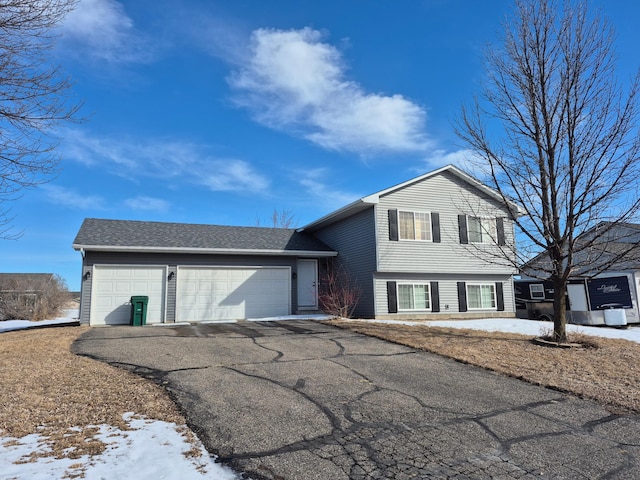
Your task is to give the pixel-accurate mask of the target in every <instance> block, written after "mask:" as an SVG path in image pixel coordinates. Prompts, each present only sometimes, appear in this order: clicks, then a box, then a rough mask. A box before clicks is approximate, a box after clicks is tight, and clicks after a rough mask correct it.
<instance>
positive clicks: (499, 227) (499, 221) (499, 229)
mask: <svg viewBox="0 0 640 480" xmlns="http://www.w3.org/2000/svg"><path fill="white" fill-rule="evenodd" d="M496 233H497V235H498V245H506V242H505V239H504V219H503V218H502V217H498V218H496Z"/></svg>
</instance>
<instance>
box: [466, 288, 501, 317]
mask: <svg viewBox="0 0 640 480" xmlns="http://www.w3.org/2000/svg"><path fill="white" fill-rule="evenodd" d="M467 302H468V306H469V309H478V310H480V309H492V308H496V286H495V284H493V283H487V284H480V285H473V284H471V285H469V284H467Z"/></svg>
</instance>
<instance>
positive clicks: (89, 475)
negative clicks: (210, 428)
mask: <svg viewBox="0 0 640 480" xmlns="http://www.w3.org/2000/svg"><path fill="white" fill-rule="evenodd" d="M123 418H124V419H125V420H126V421H127V423H128V424H129V426H130V427H131V428H132V430H127V431H123V430H119V429H117V428H115V427H112V426H110V425H100V426H99V428H100V432H99V433H98V434H97V435H96V438H97V439H99V440H101V441H102V442H104V443H106V444H107V445H108V447H107V449H106V450H105V452H104V453H102V454H101V455H96V456H93V457H90V456H88V455H85V456H83V457H80V458H74V459H70V458H62V459H56V458H54V457H40V458H36V461H33V462H31V461H29V458H30V456H31V455H32V454H33V453H34V452H35V453H37V452H46V451H47V449H48V447H47V446H46V444H45V442H44V441H43V440H44V439H43V437H41V436H40V435H39V434H37V433H36V434H31V435H27V436H26V437H23V438H19V439H14V438H9V437H4V438H0V447H1V448H0V465H2V469H1V470H0V479H2V480H4V479H6V480H9V479H25V480H26V479H29V480H57V479H59V478H75V476H76V475H78V474H80V473H84V478H86V479H88V480H92V479H94V480H102V479H111V478H117V479H122V480H162V479H175V478H179V479H181V480H196V479H197V480H240V478H241V477H240V476H238V475H236V474H235V473H234V472H232V471H231V470H230V469H228V468H226V467H224V466H222V465H219V464H216V463H214V459H213V458H212V457H211V456H209V453H208V452H207V451H206V450H205V448H204V446H202V444H201V443H200V442H197V444H195V445H193V444H191V443H189V442H188V441H187V440H186V438H185V437H184V436H183V435H181V434H180V433H179V432H178V431H177V428H178V427H177V425H176V424H174V423H167V422H161V421H157V420H148V419H143V418H136V417H134V416H133V414H131V413H129V414H125V415H124V416H123ZM181 428H183V429H186V428H187V427H181ZM193 447H195V448H196V449H197V451H198V452H199V453H200V456H193V455H192V454H191V455H185V453H186V452H190V451H191V449H192V448H193ZM23 461H24V463H22V462H23ZM16 462H17V463H16Z"/></svg>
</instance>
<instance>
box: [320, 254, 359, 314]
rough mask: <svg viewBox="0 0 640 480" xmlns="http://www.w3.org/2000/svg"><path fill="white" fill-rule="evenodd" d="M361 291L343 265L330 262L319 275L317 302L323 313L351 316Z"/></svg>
mask: <svg viewBox="0 0 640 480" xmlns="http://www.w3.org/2000/svg"><path fill="white" fill-rule="evenodd" d="M361 293H362V291H361V290H360V288H359V287H358V286H357V284H356V282H355V281H354V280H353V279H352V278H351V275H349V272H348V271H347V269H346V268H344V266H343V265H340V264H338V265H336V264H333V263H330V264H329V265H327V268H326V269H325V271H324V272H323V274H322V275H321V277H320V289H319V293H318V303H319V304H320V308H321V309H322V311H324V312H325V313H328V314H329V315H333V316H335V317H339V318H351V315H352V314H353V311H354V310H355V308H356V306H357V305H358V302H359V301H360V295H361Z"/></svg>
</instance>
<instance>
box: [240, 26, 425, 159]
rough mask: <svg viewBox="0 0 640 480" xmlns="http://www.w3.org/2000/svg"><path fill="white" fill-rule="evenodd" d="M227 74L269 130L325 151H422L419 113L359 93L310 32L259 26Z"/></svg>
mask: <svg viewBox="0 0 640 480" xmlns="http://www.w3.org/2000/svg"><path fill="white" fill-rule="evenodd" d="M250 49H251V50H250V55H249V56H248V57H247V58H246V59H244V60H242V59H238V61H239V62H241V65H240V66H239V67H238V69H237V70H236V71H235V72H234V73H233V74H232V75H231V76H230V78H229V83H230V85H231V86H232V87H233V88H235V89H236V90H237V91H238V92H239V96H238V98H237V101H238V103H239V104H241V105H243V106H245V107H247V108H249V109H251V110H252V111H253V112H254V114H255V117H256V119H257V120H258V121H259V122H261V123H264V124H266V125H268V126H270V127H273V128H279V129H285V130H293V131H296V130H298V131H300V132H301V133H302V134H303V135H304V136H305V138H307V139H309V140H310V141H312V142H314V143H316V144H318V145H320V146H322V147H324V148H327V149H332V150H344V151H352V152H357V153H360V154H371V153H378V152H410V151H422V150H424V149H425V148H426V146H427V139H426V135H425V132H424V121H425V117H426V114H425V111H424V109H423V108H422V107H420V106H419V105H417V104H415V103H413V102H411V101H410V100H408V99H406V98H404V97H403V96H402V95H391V96H388V95H382V94H377V93H367V92H365V91H364V89H363V88H362V87H361V86H360V85H359V84H358V83H356V82H353V81H350V80H347V79H346V78H345V70H346V67H345V65H344V61H343V58H342V55H341V53H340V52H339V51H338V50H337V49H336V48H335V47H334V46H332V45H330V44H328V43H323V42H322V34H321V33H320V32H318V31H317V30H313V29H310V28H304V29H302V30H287V31H284V30H271V29H259V30H256V31H254V32H253V34H252V37H251V46H250Z"/></svg>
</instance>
